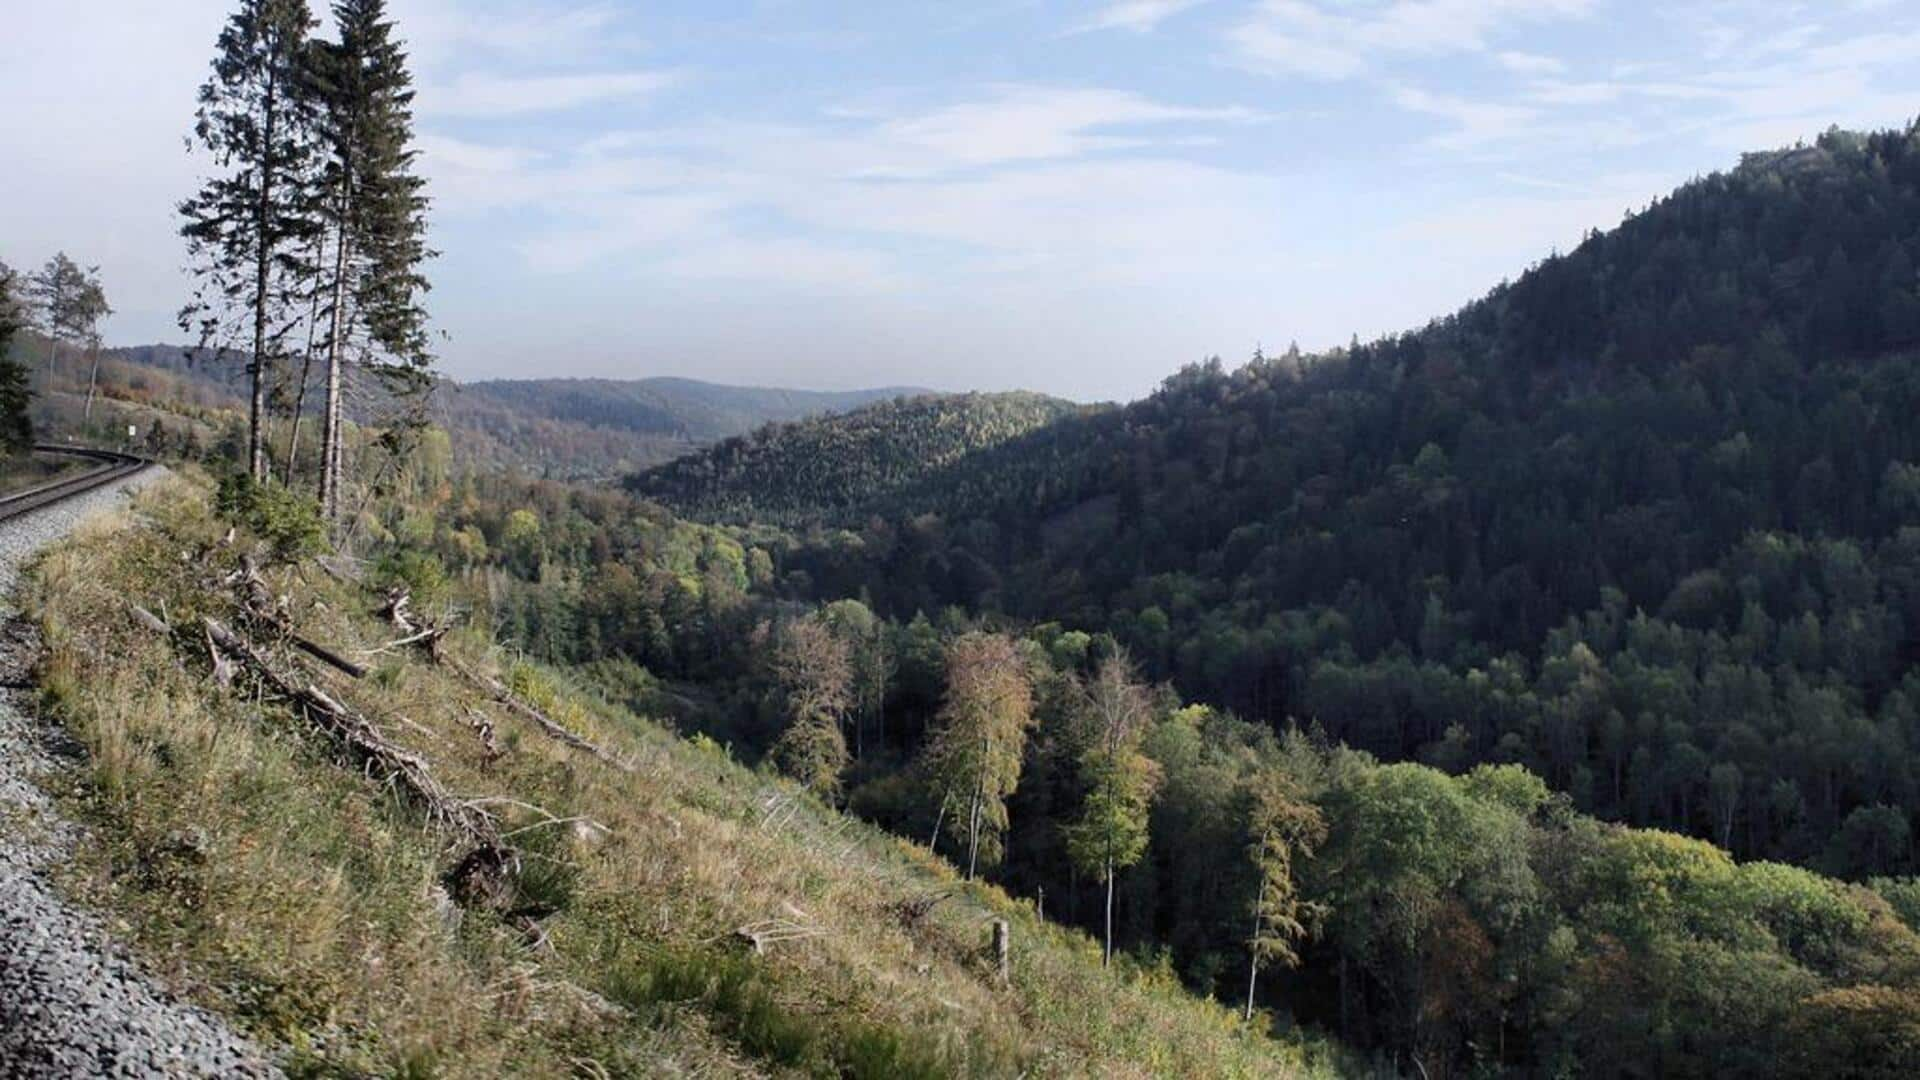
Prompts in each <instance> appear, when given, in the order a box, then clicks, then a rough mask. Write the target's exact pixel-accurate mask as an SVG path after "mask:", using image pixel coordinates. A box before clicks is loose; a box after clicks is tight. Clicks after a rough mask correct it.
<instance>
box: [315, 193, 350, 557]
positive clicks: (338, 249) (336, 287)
mask: <svg viewBox="0 0 1920 1080" xmlns="http://www.w3.org/2000/svg"><path fill="white" fill-rule="evenodd" d="M343 186H344V181H343ZM346 200H347V195H346V193H345V192H342V193H341V196H340V208H339V209H340V213H341V225H340V231H339V235H338V237H337V239H336V243H335V245H334V250H333V312H332V314H331V315H330V317H329V318H330V322H331V324H332V325H331V327H330V328H329V330H328V333H327V407H326V412H325V419H324V421H323V425H322V427H321V434H320V444H321V445H320V513H321V515H322V516H323V517H325V518H326V519H327V520H328V521H333V520H335V519H336V518H337V517H339V512H340V349H341V340H340V338H341V327H342V324H343V322H344V320H343V318H342V314H343V311H344V309H345V307H346V295H347V227H346V221H345V214H346V209H347V206H346Z"/></svg>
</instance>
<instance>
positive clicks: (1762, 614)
mask: <svg viewBox="0 0 1920 1080" xmlns="http://www.w3.org/2000/svg"><path fill="white" fill-rule="evenodd" d="M1916 263H1920V133H1883V134H1878V135H1872V136H1863V135H1853V134H1846V133H1833V134H1830V135H1829V136H1827V137H1825V138H1823V139H1822V140H1820V143H1819V145H1817V146H1815V147H1810V148H1801V149H1797V150H1793V151H1788V152H1783V153H1779V154H1763V155H1750V156H1749V157H1748V158H1747V159H1746V160H1745V161H1743V163H1742V164H1741V165H1740V166H1739V167H1738V168H1736V169H1734V170H1733V171H1731V172H1729V173H1725V174H1717V175H1714V176H1711V177H1708V178H1706V179H1703V180H1700V181H1698V182H1695V183H1693V184H1690V185H1688V186H1687V187H1685V188H1682V189H1680V190H1679V191H1677V192H1675V193H1674V194H1673V195H1672V196H1670V197H1668V198H1666V199H1663V200H1661V201H1660V202H1658V203H1656V204H1654V205H1653V206H1652V207H1650V208H1649V209H1647V210H1646V211H1645V212H1643V213H1641V214H1638V215H1636V216H1634V217H1633V218H1631V219H1630V220H1629V221H1628V222H1626V223H1625V224H1624V225H1622V226H1621V227H1619V228H1618V229H1615V230H1613V231H1611V232H1608V233H1604V234H1596V235H1594V236H1592V237H1590V238H1589V239H1588V240H1587V241H1586V242H1585V243H1583V244H1582V245H1581V246H1580V247H1579V248H1578V249H1576V250H1575V251H1573V252H1570V253H1568V254H1566V255H1564V256H1560V257H1557V258H1554V259H1550V260H1547V261H1546V262H1544V263H1542V264H1541V265H1539V266H1537V267H1535V268H1534V269H1532V270H1531V271H1529V272H1528V273H1526V274H1525V275H1523V276H1521V277H1520V278H1519V279H1518V280H1516V281H1514V282H1513V283H1511V284H1509V285H1503V286H1501V287H1500V288H1498V289H1496V290H1494V291H1493V292H1492V293H1491V294H1490V295H1489V296H1488V297H1487V298H1486V299H1484V300H1482V301H1479V302H1477V303H1475V304H1472V305H1470V306H1468V307H1467V308H1466V309H1464V310H1463V311H1461V312H1460V313H1459V314H1457V315H1454V316H1451V317H1449V318H1447V319H1443V320H1439V321H1437V322H1435V323H1433V324H1432V325H1430V326H1428V327H1427V328H1425V329H1423V330H1421V331H1418V332H1415V333H1410V334H1406V335H1401V336H1398V337H1393V338H1389V339H1386V340H1383V341H1380V342H1376V343H1373V344H1370V345H1364V346H1361V347H1358V348H1356V349H1353V350H1351V351H1341V352H1337V353H1334V354H1329V355H1325V356H1317V357H1305V358H1292V357H1290V358H1287V359H1284V360H1262V361H1257V362H1255V363H1253V364H1250V365H1248V366H1246V367H1244V368H1241V369H1239V370H1235V371H1227V370H1225V369H1223V368H1221V367H1220V366H1219V365H1211V366H1203V367H1195V368H1190V369H1188V370H1187V371H1184V372H1182V373H1181V374H1179V375H1177V376H1175V377H1173V378H1171V379H1169V380H1168V381H1167V383H1166V384H1165V386H1164V387H1163V388H1162V389H1161V390H1160V391H1159V392H1158V393H1156V394H1154V395H1153V396H1152V397H1150V398H1148V399H1146V400H1144V401H1141V402H1138V403H1136V404H1134V405H1131V406H1129V407H1127V408H1125V409H1124V410H1120V411H1117V412H1110V413H1105V414H1093V415H1082V416H1073V417H1068V418H1066V419H1063V420H1061V421H1059V422H1057V423H1054V424H1051V425H1049V426H1047V427H1044V428H1041V429H1038V430H1036V431H1034V432H1032V433H1030V434H1028V435H1025V436H1023V437H1021V438H1018V439H1014V440H1011V441H1008V442H1006V443H1003V444H1001V445H998V446H995V447H992V448H989V449H986V450H984V451H981V452H978V453H975V454H971V455H969V456H967V457H965V458H963V459H961V460H959V461H957V462H955V463H954V464H952V465H950V466H948V467H947V468H945V469H942V470H938V471H936V472H934V473H932V474H930V475H928V476H926V477H925V478H924V479H923V480H921V481H920V482H918V483H917V484H915V485H912V486H910V487H907V488H904V489H900V490H892V491H886V490H883V491H881V492H879V493H878V496H877V497H876V498H875V499H873V500H871V501H869V502H867V503H864V504H856V505H855V506H853V507H851V508H850V509H849V510H848V511H847V512H846V515H845V516H848V517H855V516H858V515H861V514H867V513H884V514H886V515H887V516H889V517H891V518H893V519H894V520H896V521H900V522H904V521H905V520H907V519H909V518H913V517H916V516H919V515H925V514H930V513H931V514H937V515H939V516H940V517H942V518H943V519H944V521H945V523H946V525H947V527H946V528H915V529H911V530H904V529H903V530H899V531H898V533H897V536H898V541H899V545H901V546H904V548H905V549H904V550H902V547H901V546H896V547H894V548H891V549H888V550H886V551H884V552H882V551H878V550H875V551H873V552H871V553H870V555H869V561H868V563H867V564H866V565H864V566H849V565H848V561H847V557H846V555H847V553H846V552H845V551H843V550H827V549H822V550H820V551H818V552H817V553H815V552H809V551H800V552H796V553H795V554H794V555H793V556H792V557H790V558H789V559H788V563H789V565H791V566H793V567H795V568H799V569H803V570H806V571H808V573H809V575H810V576H811V578H812V580H814V581H815V582H816V583H817V584H818V587H819V589H820V591H821V593H822V594H823V595H851V594H855V593H857V592H858V591H859V590H861V589H866V590H868V593H869V595H871V596H873V597H874V599H875V600H876V601H878V602H879V603H881V604H882V605H883V606H884V607H886V608H887V609H889V610H890V611H892V612H893V613H895V614H899V615H902V616H906V615H910V614H911V613H912V612H913V611H914V610H927V611H933V610H937V609H938V608H940V607H941V606H943V605H946V604H984V605H985V606H987V607H990V608H992V607H997V608H1001V609H1004V610H1007V611H1010V612H1012V613H1015V614H1018V615H1023V616H1028V617H1032V618H1035V619H1060V620H1064V621H1065V622H1067V623H1068V624H1069V625H1074V626H1080V627H1083V628H1086V629H1089V630H1106V631H1109V632H1111V633H1113V634H1114V635H1116V636H1117V637H1118V638H1119V639H1120V640H1121V641H1122V642H1124V643H1126V644H1128V645H1130V646H1132V647H1133V649H1134V650H1135V651H1136V653H1137V654H1139V655H1140V656H1141V657H1142V658H1143V659H1144V660H1146V661H1147V663H1148V664H1149V666H1150V668H1151V670H1152V671H1153V672H1154V673H1155V674H1156V675H1159V676H1162V677H1172V678H1175V679H1176V680H1178V681H1179V683H1180V684H1181V686H1182V687H1183V688H1185V689H1187V690H1188V691H1189V692H1191V693H1198V694H1199V695H1200V696H1202V697H1204V698H1206V699H1208V700H1211V701H1214V702H1217V703H1220V704H1225V705H1230V706H1232V707H1233V708H1235V709H1236V710H1238V711H1240V712H1241V713H1243V714H1244V715H1249V716H1252V717H1255V718H1259V719H1263V720H1266V721H1269V722H1272V723H1276V724H1277V723H1280V722H1282V721H1284V720H1285V719H1286V718H1288V717H1294V718H1298V719H1300V720H1302V721H1306V722H1314V723H1318V724H1320V725H1322V726H1324V727H1325V728H1326V729H1327V730H1328V732H1329V733H1330V734H1332V735H1333V736H1335V737H1337V738H1342V739H1345V740H1347V741H1349V742H1351V743H1353V744H1354V745H1356V746H1359V747H1362V748H1365V749H1369V750H1372V751H1375V752H1377V753H1380V754H1383V755H1385V756H1388V757H1393V758H1406V757H1420V758H1422V759H1425V760H1430V761H1434V762H1437V763H1441V764H1445V765H1447V766H1449V767H1452V768H1462V767H1465V766H1466V765H1469V764H1472V763H1473V762H1475V761H1484V760H1498V761H1520V762H1524V763H1526V764H1528V765H1529V766H1531V767H1533V768H1534V769H1536V770H1537V771H1538V772H1540V773H1541V774H1542V775H1544V776H1546V777H1548V778H1549V779H1550V780H1551V781H1552V782H1553V783H1554V785H1555V786H1556V787H1558V788H1561V789H1563V790H1566V791H1568V792H1570V793H1572V794H1573V795H1574V796H1575V798H1576V800H1577V801H1578V802H1579V804H1580V805H1581V806H1582V807H1583V808H1586V809H1589V810H1592V811H1594V812H1597V813H1601V814H1603V815H1605V816H1608V817H1612V818H1617V819H1623V820H1628V821H1633V822H1636V823H1643V824H1655V825H1662V826H1666V827H1669V828H1674V829H1680V830H1685V831H1690V832H1693V833H1696V834H1699V835H1703V836H1710V837H1712V838H1714V839H1715V840H1717V841H1719V842H1722V843H1726V844H1730V845H1731V846H1732V847H1734V848H1735V850H1736V851H1739V852H1741V853H1743V854H1750V855H1764V856H1769V857H1776V858H1787V859H1793V860H1797V861H1801V862H1810V863H1815V864H1818V865H1821V866H1824V867H1826V868H1828V869H1831V870H1833V871H1835V872H1839V873H1846V874H1854V875H1859V874H1870V873H1881V872H1905V871H1907V870H1910V869H1912V868H1913V867H1914V866H1915V862H1914V853H1913V848H1912V845H1911V840H1910V838H1911V836H1912V829H1913V826H1914V824H1915V817H1914V813H1915V811H1916V809H1920V734H1916V732H1920V422H1916V419H1915V418H1916V417H1920V361H1917V360H1916V350H1920V280H1917V279H1916V276H1915V272H1914V267H1915V265H1916ZM982 566H986V567H990V568H991V572H989V573H986V574H985V575H984V577H983V572H982V570H981V567H982Z"/></svg>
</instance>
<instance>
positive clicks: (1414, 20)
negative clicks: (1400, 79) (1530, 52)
mask: <svg viewBox="0 0 1920 1080" xmlns="http://www.w3.org/2000/svg"><path fill="white" fill-rule="evenodd" d="M1595 3H1596V0H1391V2H1389V3H1385V4H1380V5H1372V6H1367V7H1359V6H1356V5H1350V4H1329V3H1326V2H1325V0H1262V2H1261V3H1259V4H1257V5H1256V6H1255V7H1254V9H1253V10H1252V11H1251V12H1250V13H1249V14H1248V15H1247V16H1246V17H1245V18H1244V19H1243V20H1242V21H1241V22H1240V23H1239V24H1238V25H1237V26H1236V27H1235V28H1234V29H1233V31H1232V32H1231V33H1230V35H1229V41H1230V43H1231V45H1232V47H1233V48H1234V50H1235V52H1236V54H1237V58H1238V60H1239V62H1240V63H1242V64H1244V65H1246V66H1249V67H1252V68H1255V69H1258V70H1265V71H1270V72H1273V73H1275V74H1289V75H1302V76H1307V77H1310V78H1319V79H1345V78H1351V77H1353V76H1355V75H1359V74H1361V73H1362V72H1365V71H1368V70H1370V69H1371V68H1372V67H1373V66H1374V64H1375V63H1376V62H1377V59H1378V58H1389V59H1390V58H1393V57H1398V56H1409V55H1413V56H1444V55H1449V54H1458V53H1482V52H1486V51H1488V50H1489V49H1490V48H1491V47H1492V43H1493V41H1494V39H1495V38H1496V37H1497V36H1498V35H1499V34H1500V33H1501V32H1502V31H1505V30H1509V29H1511V28H1513V27H1515V26H1516V25H1521V24H1526V23H1539V22H1546V21H1552V20H1557V19H1567V18H1577V17H1580V16H1584V15H1586V14H1588V13H1589V12H1591V11H1592V10H1593V8H1594V6H1595ZM1516 55H1517V54H1516Z"/></svg>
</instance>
